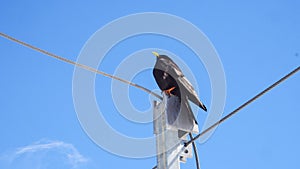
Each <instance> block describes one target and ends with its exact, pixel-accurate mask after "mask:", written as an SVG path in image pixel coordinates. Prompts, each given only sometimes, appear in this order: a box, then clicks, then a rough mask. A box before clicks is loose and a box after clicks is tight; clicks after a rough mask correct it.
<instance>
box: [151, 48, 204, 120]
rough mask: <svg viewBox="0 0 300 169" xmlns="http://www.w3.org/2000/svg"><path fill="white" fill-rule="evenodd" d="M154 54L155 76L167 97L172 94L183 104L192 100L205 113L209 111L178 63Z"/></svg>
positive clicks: (164, 56)
mask: <svg viewBox="0 0 300 169" xmlns="http://www.w3.org/2000/svg"><path fill="white" fill-rule="evenodd" d="M152 53H153V54H154V55H155V56H156V63H155V66H154V69H153V76H154V78H155V81H156V83H157V85H158V86H159V88H160V89H161V90H162V91H163V92H165V93H166V94H167V95H170V94H172V95H175V96H178V97H179V98H180V99H181V102H182V101H186V102H188V100H190V101H191V102H193V103H194V104H196V105H197V106H199V107H200V108H202V109H203V110H204V111H207V109H206V107H205V105H204V104H203V103H202V102H201V101H200V99H199V97H198V95H197V93H196V91H195V89H194V88H193V86H192V84H191V83H190V82H189V81H188V79H187V78H186V77H185V76H184V75H183V73H182V71H181V70H180V68H179V67H178V66H177V65H176V63H174V61H173V60H172V59H170V58H169V57H168V56H166V55H159V54H158V53H157V52H152ZM183 99H184V100H183ZM184 104H185V105H187V104H188V103H185V102H184ZM195 121H196V120H195ZM196 123H197V121H196Z"/></svg>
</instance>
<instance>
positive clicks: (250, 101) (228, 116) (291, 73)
mask: <svg viewBox="0 0 300 169" xmlns="http://www.w3.org/2000/svg"><path fill="white" fill-rule="evenodd" d="M299 70H300V66H298V67H297V68H295V69H294V70H292V71H291V72H290V73H288V74H287V75H285V76H284V77H282V78H281V79H279V80H278V81H276V82H275V83H273V84H272V85H270V86H269V87H267V88H266V89H265V90H263V91H261V92H260V93H258V94H257V95H255V96H254V97H252V98H251V99H249V100H248V101H246V102H245V103H244V104H242V105H241V106H239V107H238V108H236V109H235V110H233V111H232V112H231V113H229V114H228V115H226V116H225V117H223V118H222V119H221V120H219V121H217V122H216V123H214V124H213V125H211V126H210V127H208V128H207V129H205V130H204V131H203V132H201V133H200V134H198V135H197V136H195V137H194V138H193V139H191V140H190V141H188V142H186V143H185V146H188V145H189V144H191V143H193V142H194V141H195V140H197V139H198V138H199V137H201V136H203V135H204V134H205V133H207V132H208V131H210V130H211V129H213V128H214V127H216V126H217V125H219V124H221V123H222V122H224V121H225V120H227V119H228V118H230V117H231V116H233V115H234V114H236V113H237V112H238V111H240V110H241V109H243V108H244V107H246V106H248V105H249V104H250V103H252V102H253V101H255V100H256V99H258V98H259V97H261V96H262V95H264V94H265V93H267V92H268V91H270V90H271V89H273V88H274V87H276V86H277V85H279V84H280V83H281V82H283V81H285V80H286V79H288V78H289V77H291V76H292V75H294V74H295V73H297V72H298V71H299Z"/></svg>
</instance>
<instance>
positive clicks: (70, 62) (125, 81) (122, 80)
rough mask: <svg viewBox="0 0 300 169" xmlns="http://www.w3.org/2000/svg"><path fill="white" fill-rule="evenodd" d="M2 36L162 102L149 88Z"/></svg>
mask: <svg viewBox="0 0 300 169" xmlns="http://www.w3.org/2000/svg"><path fill="white" fill-rule="evenodd" d="M0 35H1V36H2V37H4V38H6V39H8V40H11V41H13V42H16V43H18V44H20V45H23V46H25V47H28V48H30V49H32V50H35V51H38V52H40V53H43V54H45V55H48V56H50V57H53V58H55V59H58V60H60V61H63V62H66V63H69V64H71V65H74V66H77V67H80V68H83V69H85V70H88V71H91V72H94V73H97V74H100V75H103V76H106V77H109V78H112V79H115V80H118V81H121V82H123V83H126V84H128V85H131V86H134V87H136V88H138V89H141V90H143V91H145V92H147V93H149V94H151V95H153V96H154V97H157V98H158V99H160V100H162V97H161V96H160V95H158V94H156V93H154V92H152V91H151V90H149V89H147V88H145V87H143V86H141V85H138V84H135V83H132V82H130V81H127V80H125V79H122V78H119V77H117V76H113V75H111V74H108V73H105V72H102V71H99V70H97V69H95V68H92V67H89V66H87V65H84V64H80V63H76V62H74V61H72V60H69V59H66V58H63V57H61V56H58V55H55V54H53V53H50V52H48V51H45V50H43V49H40V48H38V47H35V46H32V45H30V44H28V43H25V42H23V41H20V40H18V39H15V38H13V37H11V36H9V35H7V34H4V33H2V32H0Z"/></svg>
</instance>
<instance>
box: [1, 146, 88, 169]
mask: <svg viewBox="0 0 300 169" xmlns="http://www.w3.org/2000/svg"><path fill="white" fill-rule="evenodd" d="M3 157H5V159H6V160H7V161H8V163H9V166H11V167H10V168H15V167H13V166H19V165H25V166H26V165H27V166H28V167H32V168H48V167H49V168H54V167H55V166H56V167H62V166H64V167H65V168H73V169H75V168H78V167H79V166H80V165H81V164H84V163H87V162H88V161H89V160H88V159H87V158H86V157H84V156H83V155H82V154H80V153H79V151H78V150H77V149H76V148H75V147H74V146H73V145H72V144H70V143H65V142H62V141H49V140H41V141H38V142H35V143H33V144H30V145H27V146H24V147H19V148H17V149H16V150H15V151H13V152H12V153H9V154H7V153H6V154H5V155H2V160H3ZM58 165H61V166H58ZM0 166H1V165H0ZM41 166H42V167H41Z"/></svg>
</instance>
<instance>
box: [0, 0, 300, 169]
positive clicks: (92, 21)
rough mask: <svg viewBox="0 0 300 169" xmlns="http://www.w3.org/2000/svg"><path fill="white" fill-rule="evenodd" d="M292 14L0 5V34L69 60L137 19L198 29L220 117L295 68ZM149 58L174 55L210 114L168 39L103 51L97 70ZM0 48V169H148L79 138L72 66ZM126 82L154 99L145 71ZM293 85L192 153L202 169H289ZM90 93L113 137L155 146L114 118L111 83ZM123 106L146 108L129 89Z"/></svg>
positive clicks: (178, 6)
mask: <svg viewBox="0 0 300 169" xmlns="http://www.w3.org/2000/svg"><path fill="white" fill-rule="evenodd" d="M299 7H300V2H298V1H295V0H287V1H267V0H266V1H257V0H255V1H251V2H250V1H249V2H241V1H200V2H199V1H190V2H183V1H172V2H171V1H158V0H153V1H122V2H119V1H109V2H98V1H86V2H83V1H72V2H62V1H55V0H53V1H48V2H36V1H26V2H25V1H6V2H3V3H2V5H1V7H0V20H1V25H0V30H1V32H3V33H7V34H9V35H11V36H13V37H15V38H18V39H21V40H23V41H25V42H28V43H30V44H32V45H35V46H38V47H40V48H42V49H45V50H48V51H50V52H53V53H55V54H57V55H60V56H63V57H66V58H68V59H71V60H76V59H77V57H78V55H79V53H80V51H81V49H82V48H83V46H84V44H85V43H86V41H87V40H88V39H89V38H90V37H91V36H92V35H93V34H94V33H95V32H96V31H97V30H98V29H100V28H101V27H103V26H104V25H106V24H107V23H109V22H111V21H112V20H115V19H117V18H119V17H122V16H126V15H129V14H134V13H140V12H163V13H169V14H172V15H176V16H178V17H181V18H184V19H186V20H187V21H189V22H191V23H193V24H194V25H195V26H196V27H198V28H199V29H200V30H202V31H203V32H204V33H205V34H206V36H207V37H208V38H209V39H210V41H211V42H212V44H213V45H214V46H215V48H216V50H217V52H218V54H219V57H220V59H221V61H222V63H223V67H224V72H225V75H226V83H227V85H226V89H227V97H226V106H225V111H224V112H225V114H226V113H228V112H230V111H231V110H233V109H234V108H236V107H237V106H239V105H240V104H242V103H243V102H244V101H246V100H247V99H249V98H250V97H252V96H254V95H255V94H256V93H258V92H259V91H261V90H262V89H264V88H265V87H267V86H268V85H269V84H271V83H273V82H275V81H276V80H278V79H279V78H280V77H281V76H283V75H285V74H286V73H287V72H289V71H291V70H292V69H294V68H295V67H297V66H299V63H300V46H299V39H300V32H299V30H300V19H299V16H300V11H299ZM120 29H122V28H120ZM170 29H172V28H170ZM199 45H201V44H199ZM100 47H101V44H99V48H100ZM147 48H160V49H164V50H168V51H170V52H172V53H174V54H176V55H177V56H179V57H180V59H181V60H183V61H184V63H185V64H186V65H187V66H188V68H189V69H190V70H191V71H192V72H193V73H194V77H195V78H196V81H197V84H198V87H199V91H200V96H201V99H202V100H203V101H204V102H205V103H206V105H207V107H210V104H211V88H210V86H211V84H210V81H209V77H208V74H207V72H206V70H205V68H204V66H203V64H202V63H201V62H200V61H199V60H197V59H196V56H194V55H193V53H192V52H191V51H190V50H189V49H188V48H187V47H186V46H184V45H182V44H181V43H178V42H177V41H175V40H172V39H168V38H167V37H161V36H155V35H142V36H137V37H132V38H129V39H126V40H125V41H123V42H121V43H119V44H117V45H116V46H115V47H114V48H112V50H111V51H110V52H109V53H108V55H107V56H106V57H105V59H104V60H103V62H102V63H101V65H100V67H99V69H100V70H102V71H105V72H108V73H114V72H115V70H116V68H118V65H119V64H120V63H121V61H122V60H124V59H125V58H126V57H127V56H128V55H130V54H132V53H134V52H136V51H139V50H143V49H147ZM0 49H1V50H0V55H1V57H0V64H1V66H0V75H1V83H0V91H1V96H2V97H0V103H1V107H0V133H1V135H2V136H1V141H0V168H8V169H16V168H23V169H24V168H26V169H27V168H28V169H29V168H30V169H32V168H47V169H48V168H62V169H65V168H68V169H69V168H79V169H81V168H89V169H94V168H95V169H96V168H120V167H122V168H152V167H153V166H154V165H155V163H156V159H155V158H154V157H152V158H142V159H132V158H124V157H120V156H117V155H114V154H112V153H110V152H108V151H105V150H103V149H102V148H100V147H99V146H98V145H97V144H95V143H94V142H93V141H92V140H91V139H90V138H89V137H88V135H87V134H86V133H85V132H84V130H83V129H82V127H81V125H80V123H79V120H78V119H77V115H76V112H75V108H74V103H73V95H72V79H73V71H74V67H73V66H71V65H69V64H65V63H62V62H60V61H57V60H55V59H53V58H50V57H47V56H45V55H43V54H40V53H37V52H36V51H32V50H30V49H28V48H25V47H23V46H20V45H18V44H15V43H13V42H10V41H8V40H6V39H4V38H0ZM145 57H153V56H152V55H151V54H149V56H145ZM147 59H149V58H147ZM150 60H151V59H150ZM154 61H155V58H154V57H153V60H152V62H153V63H154ZM133 81H134V82H135V83H138V84H141V85H143V86H145V87H147V88H149V89H151V90H154V89H157V86H156V84H155V82H154V79H153V77H152V73H151V71H150V70H145V71H142V72H140V73H139V74H137V76H136V77H135V78H134V79H133ZM299 84H300V76H299V74H296V75H295V76H293V77H291V78H290V79H289V80H288V81H286V82H284V83H283V84H281V85H280V86H279V87H277V88H275V89H274V90H272V91H271V92H269V93H268V94H266V95H265V96H263V97H262V98H260V99H259V100H257V101H256V102H255V103H253V104H251V105H250V106H248V107H247V108H245V109H243V110H242V111H241V112H240V113H239V114H238V115H236V116H234V117H233V118H231V119H230V120H228V121H226V122H225V123H224V124H222V125H221V126H219V128H218V129H217V130H216V132H215V133H214V134H213V135H212V137H211V138H210V139H209V140H208V141H207V142H205V143H204V144H199V143H198V150H199V157H200V161H201V167H202V168H203V169H206V168H216V169H217V168H222V169H224V168H225V169H235V168H241V167H242V168H245V169H247V168H249V169H250V168H251V169H252V168H274V169H277V168H283V167H284V168H299V167H300V165H299V162H298V157H299V152H300V146H299V142H300V137H299V134H298V133H299V130H300V125H299V124H298V120H297V119H299V117H300V115H299V113H300V106H299V101H300V96H299V95H300V90H299ZM95 86H96V88H95V94H96V98H97V103H98V105H99V107H101V111H102V113H103V116H104V117H105V119H106V120H107V122H108V123H109V124H110V125H111V126H112V127H113V128H114V129H115V130H117V131H118V132H120V133H122V134H124V135H127V136H131V137H137V138H143V137H151V136H152V135H153V134H152V123H146V124H137V123H134V122H132V121H129V120H127V119H125V118H124V117H123V116H121V115H120V113H119V112H118V111H117V109H116V107H115V106H114V103H113V100H112V98H111V97H110V96H111V93H110V90H111V80H110V79H107V78H104V77H101V76H99V75H97V76H96V79H95ZM129 97H130V99H131V100H130V101H131V102H132V104H133V105H134V107H135V108H136V109H138V110H140V111H144V110H148V109H149V108H151V101H149V96H148V95H147V94H145V93H143V92H141V91H139V90H137V89H134V88H129ZM205 117H206V114H205V113H203V112H202V111H199V112H198V119H199V120H198V121H199V122H200V123H203V121H204V120H203V119H204V118H205ZM99 131H100V132H101V130H99ZM103 133H104V134H105V131H103ZM120 144H122V143H120ZM22 150H23V151H22ZM181 168H183V169H184V168H195V165H194V160H193V159H189V160H188V162H187V163H186V164H183V165H181Z"/></svg>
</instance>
